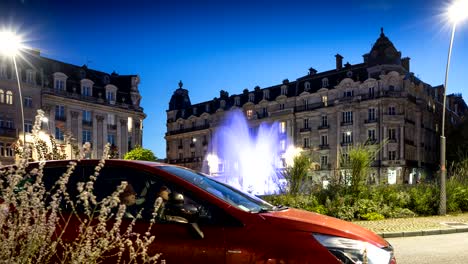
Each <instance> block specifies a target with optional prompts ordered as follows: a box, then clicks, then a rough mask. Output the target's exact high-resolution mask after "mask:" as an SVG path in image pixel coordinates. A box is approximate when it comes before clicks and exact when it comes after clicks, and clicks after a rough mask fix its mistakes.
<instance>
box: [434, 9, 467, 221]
mask: <svg viewBox="0 0 468 264" xmlns="http://www.w3.org/2000/svg"><path fill="white" fill-rule="evenodd" d="M466 10H468V0H459V1H455V2H454V3H453V4H452V5H451V6H450V7H449V9H448V18H449V20H450V22H451V23H452V35H451V37H450V45H449V50H448V57H447V66H446V67H445V82H444V96H443V100H444V101H443V103H442V128H441V129H442V131H441V135H440V202H439V215H445V214H446V213H447V193H446V187H445V180H446V178H447V168H446V164H445V154H446V144H445V143H446V138H445V107H446V105H445V104H446V101H447V99H446V94H447V93H446V91H447V81H448V73H449V67H450V57H451V56H452V47H453V37H454V36H455V29H456V27H457V23H459V22H461V21H462V20H463V19H465V18H466V17H467V16H468V14H467V11H466Z"/></svg>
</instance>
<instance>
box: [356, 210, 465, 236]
mask: <svg viewBox="0 0 468 264" xmlns="http://www.w3.org/2000/svg"><path fill="white" fill-rule="evenodd" d="M353 223H355V224H358V225H360V226H362V227H365V228H367V229H370V230H372V231H374V232H375V233H377V234H378V235H380V236H382V237H384V238H388V237H407V236H426V235H438V234H450V233H459V232H468V213H463V214H456V215H455V214H454V215H445V216H428V217H414V218H396V219H386V220H380V221H355V222H353Z"/></svg>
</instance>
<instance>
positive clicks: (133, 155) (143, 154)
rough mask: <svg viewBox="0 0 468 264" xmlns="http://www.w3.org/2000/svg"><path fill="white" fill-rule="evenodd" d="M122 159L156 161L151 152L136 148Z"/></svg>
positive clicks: (139, 147)
mask: <svg viewBox="0 0 468 264" xmlns="http://www.w3.org/2000/svg"><path fill="white" fill-rule="evenodd" d="M124 159H126V160H146V161H156V159H157V158H156V156H154V154H153V151H151V150H149V149H145V148H142V147H141V146H137V147H136V148H134V149H132V150H131V151H129V152H127V154H125V156H124Z"/></svg>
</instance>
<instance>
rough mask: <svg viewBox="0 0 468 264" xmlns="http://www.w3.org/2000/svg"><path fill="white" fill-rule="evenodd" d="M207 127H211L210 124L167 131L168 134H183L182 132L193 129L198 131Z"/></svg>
mask: <svg viewBox="0 0 468 264" xmlns="http://www.w3.org/2000/svg"><path fill="white" fill-rule="evenodd" d="M207 128H210V125H209V124H206V125H201V126H195V127H191V128H183V129H178V130H174V131H169V132H167V135H177V134H182V133H187V132H192V131H197V130H203V129H207Z"/></svg>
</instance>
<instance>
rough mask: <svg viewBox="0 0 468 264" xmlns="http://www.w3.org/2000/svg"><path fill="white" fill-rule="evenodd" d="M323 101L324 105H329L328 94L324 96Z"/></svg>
mask: <svg viewBox="0 0 468 264" xmlns="http://www.w3.org/2000/svg"><path fill="white" fill-rule="evenodd" d="M322 103H323V105H324V106H327V105H328V96H326V95H323V96H322Z"/></svg>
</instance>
